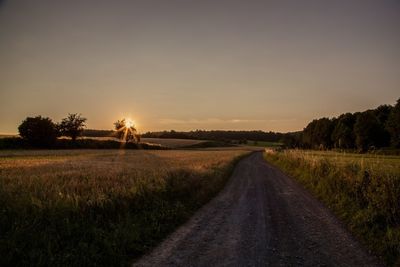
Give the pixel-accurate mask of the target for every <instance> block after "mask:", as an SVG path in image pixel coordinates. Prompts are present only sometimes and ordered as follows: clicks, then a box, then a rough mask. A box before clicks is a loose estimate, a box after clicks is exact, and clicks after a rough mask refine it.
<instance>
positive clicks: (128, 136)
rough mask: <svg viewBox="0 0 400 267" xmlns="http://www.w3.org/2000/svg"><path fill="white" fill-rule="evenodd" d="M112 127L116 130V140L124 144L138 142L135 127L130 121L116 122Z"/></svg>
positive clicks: (138, 137) (138, 138)
mask: <svg viewBox="0 0 400 267" xmlns="http://www.w3.org/2000/svg"><path fill="white" fill-rule="evenodd" d="M114 127H115V130H116V133H115V135H116V137H117V138H118V139H121V140H122V141H125V142H129V141H134V142H139V141H140V136H139V135H138V134H137V130H136V128H135V125H133V123H132V122H131V121H127V120H125V119H122V120H118V121H116V122H115V123H114Z"/></svg>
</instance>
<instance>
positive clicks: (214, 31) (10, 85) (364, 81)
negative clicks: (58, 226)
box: [0, 0, 400, 133]
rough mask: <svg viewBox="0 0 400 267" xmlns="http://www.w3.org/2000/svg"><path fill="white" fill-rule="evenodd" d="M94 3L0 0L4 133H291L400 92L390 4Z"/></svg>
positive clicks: (399, 7) (0, 126)
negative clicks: (74, 122)
mask: <svg viewBox="0 0 400 267" xmlns="http://www.w3.org/2000/svg"><path fill="white" fill-rule="evenodd" d="M100 2H101V4H96V5H95V4H93V3H92V1H54V0H41V1H31V0H18V1H1V0H0V11H1V12H0V36H1V42H0V73H1V74H0V75H1V78H0V133H17V132H18V125H19V124H20V123H21V122H22V121H23V120H24V119H25V118H26V117H28V116H30V117H32V116H38V115H41V116H44V117H49V118H51V119H52V120H53V121H54V122H59V121H60V120H61V119H62V118H64V117H65V116H66V114H68V113H80V114H82V115H83V116H84V117H85V118H87V122H86V125H87V128H89V129H111V128H112V127H113V123H114V122H115V119H116V118H118V119H120V118H133V119H134V121H133V120H132V122H133V124H134V126H135V128H136V127H139V128H140V131H141V132H146V131H163V130H172V129H173V130H177V131H190V130H196V129H202V130H264V131H279V132H288V131H299V130H302V129H303V128H304V127H305V126H306V125H307V124H308V122H310V121H311V120H313V119H314V118H319V117H333V116H338V115H339V114H342V113H345V112H357V111H363V110H367V109H372V108H376V107H377V106H379V105H382V104H390V105H393V104H395V101H396V99H398V97H399V84H400V60H398V59H399V58H400V52H399V51H400V50H399V49H398V47H400V34H399V25H400V16H399V15H398V14H399V12H400V2H399V1H392V0H382V1H372V0H371V1H367V0H346V1H344V0H343V1H316V0H310V1H304V2H303V1H228V0H221V1H174V0H171V1H162V0H155V1H135V0H133V1H100ZM365 2H367V3H365ZM96 3H97V1H96ZM205 18H206V19H205ZM94 100H95V101H94ZM130 112H131V113H130ZM127 123H128V122H127Z"/></svg>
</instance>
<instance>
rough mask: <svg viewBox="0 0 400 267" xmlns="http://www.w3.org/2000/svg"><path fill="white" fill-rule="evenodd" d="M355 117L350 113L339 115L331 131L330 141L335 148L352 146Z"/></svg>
mask: <svg viewBox="0 0 400 267" xmlns="http://www.w3.org/2000/svg"><path fill="white" fill-rule="evenodd" d="M355 122H356V117H355V116H354V115H353V114H351V113H346V114H343V115H340V116H339V118H338V119H337V122H336V125H335V128H334V129H333V132H332V141H333V144H334V146H335V147H337V148H346V149H349V148H354V147H355V136H354V131H353V128H354V124H355Z"/></svg>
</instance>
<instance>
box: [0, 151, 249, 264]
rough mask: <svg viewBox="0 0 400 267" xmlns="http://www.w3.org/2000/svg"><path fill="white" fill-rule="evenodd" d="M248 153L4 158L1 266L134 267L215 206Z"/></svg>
mask: <svg viewBox="0 0 400 267" xmlns="http://www.w3.org/2000/svg"><path fill="white" fill-rule="evenodd" d="M246 153H248V152H246V151H243V150H235V151H234V150H229V151H212V152H209V151H172V150H168V151H165V150H164V151H163V150H161V151H145V150H28V151H24V150H19V151H18V150H13V151H0V254H1V257H0V266H88V265H90V266H127V265H129V264H130V263H131V262H132V260H133V259H134V258H136V257H138V256H140V255H142V254H143V253H144V252H146V251H147V250H148V249H149V248H151V247H152V246H154V245H155V244H157V243H158V242H159V241H160V240H161V239H163V238H164V237H165V236H166V235H167V234H168V233H170V232H171V231H172V230H173V229H174V228H176V227H177V226H178V225H180V224H181V223H183V222H184V221H185V220H187V219H188V218H189V217H190V216H191V215H192V214H193V212H194V211H195V210H196V209H198V208H199V207H200V206H202V205H203V204H204V203H206V202H207V201H208V200H209V199H210V198H212V197H213V196H214V195H215V194H216V193H217V192H218V191H219V190H220V189H221V188H222V187H223V185H224V184H225V182H226V180H227V178H228V177H229V175H230V172H231V170H232V168H233V165H234V162H235V160H237V159H238V158H239V157H241V156H243V155H245V154H246Z"/></svg>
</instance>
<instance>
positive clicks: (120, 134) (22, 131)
mask: <svg viewBox="0 0 400 267" xmlns="http://www.w3.org/2000/svg"><path fill="white" fill-rule="evenodd" d="M86 121H87V119H86V118H84V117H82V115H81V114H78V113H72V114H71V113H69V114H68V116H67V117H66V118H63V119H62V120H61V121H60V122H58V123H56V122H53V121H52V119H50V118H48V117H42V116H36V117H27V118H26V119H25V120H23V121H22V123H21V124H20V125H19V126H18V131H19V135H20V137H21V138H22V139H23V140H24V141H25V142H26V143H27V144H28V145H31V146H34V147H54V146H55V144H56V142H57V141H58V137H61V136H65V137H69V138H71V141H72V142H73V143H75V145H76V141H77V138H78V137H79V136H81V135H82V134H83V133H84V130H85V127H86ZM114 129H115V130H114V131H111V133H112V135H111V136H112V137H116V138H118V139H120V140H122V141H124V142H125V143H128V142H131V143H136V144H138V143H139V142H140V135H139V134H138V133H137V130H136V128H135V126H134V125H133V124H132V123H129V122H127V121H126V120H125V119H122V120H118V121H116V122H115V123H114ZM92 131H94V132H98V131H97V130H92ZM100 132H104V133H109V132H110V131H100ZM6 141H7V142H14V141H15V140H6ZM58 146H59V144H58Z"/></svg>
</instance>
